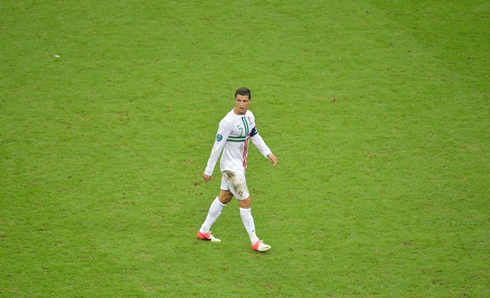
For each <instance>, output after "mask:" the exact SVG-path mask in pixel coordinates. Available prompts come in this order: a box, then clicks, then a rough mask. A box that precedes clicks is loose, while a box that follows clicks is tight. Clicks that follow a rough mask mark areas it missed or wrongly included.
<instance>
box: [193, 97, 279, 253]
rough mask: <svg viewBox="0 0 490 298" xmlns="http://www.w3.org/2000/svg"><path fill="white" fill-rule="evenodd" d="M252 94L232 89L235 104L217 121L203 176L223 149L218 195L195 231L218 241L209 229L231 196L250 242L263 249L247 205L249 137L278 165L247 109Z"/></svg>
mask: <svg viewBox="0 0 490 298" xmlns="http://www.w3.org/2000/svg"><path fill="white" fill-rule="evenodd" d="M251 102H252V94H251V93H250V90H249V89H247V88H239V89H237V90H236V92H235V107H234V108H233V109H232V110H231V111H230V112H229V113H228V114H227V115H226V116H225V117H224V118H223V119H222V120H221V121H220V123H219V127H218V132H217V134H216V140H215V141H214V145H213V149H212V150H211V155H210V157H209V160H208V164H207V166H206V169H205V170H204V173H203V174H202V178H203V179H204V181H205V182H208V181H209V179H211V176H212V175H213V171H214V167H215V166H216V162H217V160H218V158H219V156H220V154H221V151H223V154H222V156H221V162H220V169H221V173H222V178H221V187H220V191H219V195H218V196H217V197H216V199H215V200H214V201H213V202H212V203H211V207H210V208H209V211H208V215H207V217H206V220H205V221H204V223H203V224H202V226H201V229H199V231H198V232H197V238H199V239H202V240H208V241H211V242H221V240H219V239H218V238H215V237H214V236H213V235H211V233H210V231H209V230H210V228H211V226H212V225H213V224H214V222H215V221H216V220H217V219H218V217H219V216H220V214H221V211H222V210H223V208H224V207H225V206H226V204H227V203H228V202H230V201H231V199H232V198H233V197H235V198H236V199H237V200H238V203H239V205H240V217H241V219H242V221H243V225H244V226H245V229H246V230H247V233H248V235H249V237H250V242H251V243H252V249H253V250H257V251H260V252H265V251H267V250H269V249H270V248H271V246H270V245H267V244H265V243H264V242H263V241H261V240H259V238H258V237H257V235H256V234H255V223H254V219H253V217H252V213H251V209H250V204H251V200H250V194H249V192H248V188H247V182H246V180H245V170H246V168H247V154H248V145H249V141H250V139H252V142H253V143H254V145H255V146H256V147H257V148H258V149H259V151H260V153H262V155H264V156H265V157H266V158H268V159H269V160H270V161H272V163H273V166H276V165H277V158H276V157H275V156H274V154H272V152H271V150H270V149H269V147H267V145H266V144H265V142H264V140H263V139H262V137H261V136H260V135H259V133H258V132H257V128H256V127H255V118H254V115H253V113H252V112H251V111H249V110H248V106H249V104H250V103H251ZM223 149H224V150H223Z"/></svg>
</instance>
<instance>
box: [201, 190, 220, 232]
mask: <svg viewBox="0 0 490 298" xmlns="http://www.w3.org/2000/svg"><path fill="white" fill-rule="evenodd" d="M225 206H226V205H225V204H222V203H221V202H220V201H219V200H218V197H216V199H214V201H213V203H211V206H210V207H209V211H208V216H206V220H205V221H204V223H203V224H202V226H201V229H200V231H201V233H203V234H205V233H209V229H211V226H212V225H213V224H214V222H215V221H216V220H217V219H218V217H219V216H220V215H221V211H222V210H223V208H225Z"/></svg>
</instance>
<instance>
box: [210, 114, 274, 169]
mask: <svg viewBox="0 0 490 298" xmlns="http://www.w3.org/2000/svg"><path fill="white" fill-rule="evenodd" d="M250 139H252V142H253V143H254V145H255V146H256V147H257V149H259V151H260V153H262V155H264V156H265V157H266V158H267V155H269V154H270V153H272V152H271V150H270V149H269V147H267V145H266V144H265V142H264V140H263V139H262V137H261V136H260V135H259V133H258V132H257V129H256V128H255V118H254V115H253V113H252V112H251V111H247V112H246V113H245V115H237V114H236V113H235V111H234V109H232V110H231V111H230V112H229V113H228V114H226V116H225V117H224V118H223V119H222V120H221V121H220V123H219V128H218V133H217V134H216V139H215V141H214V145H213V149H212V150H211V156H210V157H209V160H208V164H207V166H206V170H205V171H204V174H206V175H209V176H211V175H213V172H214V167H215V166H216V162H217V161H218V157H219V155H220V153H221V151H222V150H223V148H224V151H223V154H222V156H221V163H220V169H221V172H223V171H232V172H243V173H245V169H246V168H247V155H248V145H249V140H250Z"/></svg>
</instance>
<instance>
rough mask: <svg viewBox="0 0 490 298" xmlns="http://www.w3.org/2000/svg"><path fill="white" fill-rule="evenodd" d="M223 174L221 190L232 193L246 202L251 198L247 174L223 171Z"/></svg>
mask: <svg viewBox="0 0 490 298" xmlns="http://www.w3.org/2000/svg"><path fill="white" fill-rule="evenodd" d="M222 174H223V177H222V178H221V187H220V188H221V189H223V190H229V191H231V193H232V194H233V195H234V196H235V198H237V199H238V200H245V199H246V198H248V197H249V196H250V194H249V193H248V187H247V180H245V174H242V173H235V172H230V171H223V173H222Z"/></svg>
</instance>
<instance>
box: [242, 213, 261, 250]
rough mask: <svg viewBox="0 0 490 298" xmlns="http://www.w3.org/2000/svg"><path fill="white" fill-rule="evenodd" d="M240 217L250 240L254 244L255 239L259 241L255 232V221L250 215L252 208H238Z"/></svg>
mask: <svg viewBox="0 0 490 298" xmlns="http://www.w3.org/2000/svg"><path fill="white" fill-rule="evenodd" d="M240 217H241V218H242V221H243V225H244V226H245V229H246V230H247V233H248V236H249V237H250V242H252V244H255V243H256V242H257V241H259V238H258V237H257V235H256V234H255V223H254V218H253V217H252V210H251V209H250V208H249V209H244V208H240Z"/></svg>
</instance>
